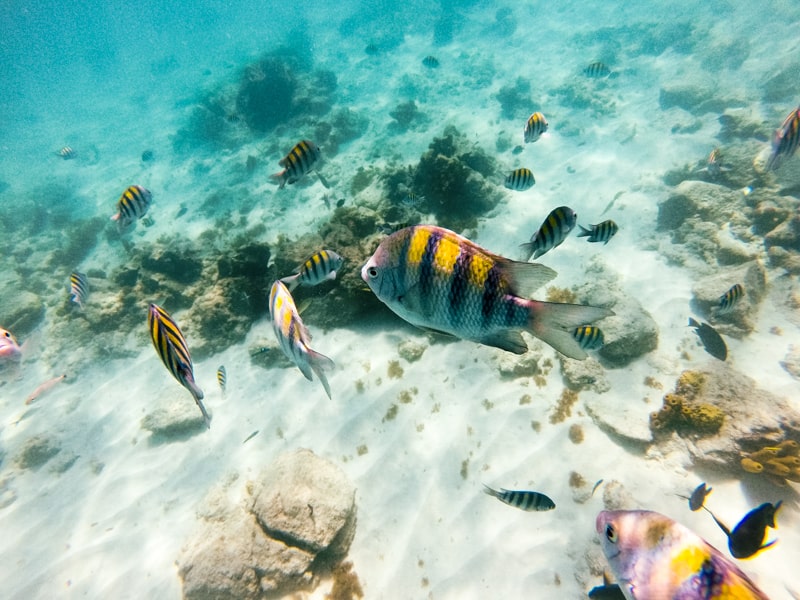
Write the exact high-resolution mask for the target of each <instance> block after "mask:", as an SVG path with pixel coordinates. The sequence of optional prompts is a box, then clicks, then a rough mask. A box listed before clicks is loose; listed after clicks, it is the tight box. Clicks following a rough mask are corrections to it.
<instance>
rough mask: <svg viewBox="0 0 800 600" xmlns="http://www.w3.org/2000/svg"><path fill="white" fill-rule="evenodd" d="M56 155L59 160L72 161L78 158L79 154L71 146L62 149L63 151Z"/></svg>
mask: <svg viewBox="0 0 800 600" xmlns="http://www.w3.org/2000/svg"><path fill="white" fill-rule="evenodd" d="M55 155H56V156H58V157H59V158H63V159H64V160H72V159H73V158H75V157H76V156H78V153H77V152H75V150H73V149H72V148H71V147H70V146H64V147H63V148H61V150H59V151H58V152H56V153H55Z"/></svg>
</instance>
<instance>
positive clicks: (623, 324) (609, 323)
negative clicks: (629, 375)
mask: <svg viewBox="0 0 800 600" xmlns="http://www.w3.org/2000/svg"><path fill="white" fill-rule="evenodd" d="M586 280H587V281H586V283H584V284H583V285H582V286H579V287H578V288H577V289H576V290H575V295H576V297H577V299H578V302H579V303H580V304H591V305H593V306H602V307H604V308H610V309H611V310H613V311H614V313H615V315H614V316H612V317H606V318H605V319H603V320H602V321H599V322H598V323H597V325H598V326H599V327H600V328H601V329H602V330H603V335H604V337H605V344H604V345H603V347H602V348H601V349H600V350H599V351H598V356H599V357H600V359H601V362H602V363H603V364H604V365H607V366H610V367H614V368H619V367H624V366H625V365H627V364H630V363H631V362H632V361H633V360H635V359H636V358H638V357H640V356H642V355H644V354H646V353H648V352H650V351H651V350H655V349H656V347H657V346H658V325H657V324H656V322H655V320H654V319H653V317H652V316H651V315H650V313H648V312H647V311H646V310H644V308H642V305H641V304H639V302H638V301H637V300H636V299H635V298H633V297H632V296H629V295H627V294H625V293H624V292H623V291H622V290H621V289H620V287H619V278H618V277H617V275H616V274H615V273H613V272H611V271H610V269H609V267H608V266H607V265H606V264H605V263H604V262H603V261H602V258H600V256H599V255H598V256H595V257H594V258H593V259H592V260H591V262H590V263H589V266H588V267H587V269H586Z"/></svg>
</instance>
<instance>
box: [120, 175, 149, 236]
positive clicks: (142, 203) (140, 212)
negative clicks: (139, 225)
mask: <svg viewBox="0 0 800 600" xmlns="http://www.w3.org/2000/svg"><path fill="white" fill-rule="evenodd" d="M152 199H153V195H152V194H151V193H150V191H149V190H147V189H145V188H143V187H142V186H140V185H132V186H130V187H129V188H128V189H127V190H125V191H124V192H122V196H120V198H119V200H117V214H115V215H114V216H112V217H111V220H112V221H116V222H117V223H119V226H120V227H127V226H128V225H131V224H132V223H134V222H135V221H136V220H137V219H141V218H142V217H143V216H144V214H145V213H146V212H147V209H148V208H150V202H151V201H152Z"/></svg>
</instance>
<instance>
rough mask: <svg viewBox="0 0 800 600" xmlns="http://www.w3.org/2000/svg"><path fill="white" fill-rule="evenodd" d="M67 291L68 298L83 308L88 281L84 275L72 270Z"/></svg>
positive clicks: (87, 294) (87, 293) (87, 290)
mask: <svg viewBox="0 0 800 600" xmlns="http://www.w3.org/2000/svg"><path fill="white" fill-rule="evenodd" d="M69 293H70V300H71V301H72V302H74V303H75V304H77V305H78V306H79V307H80V308H81V310H83V303H84V302H86V299H87V298H88V297H89V282H88V281H87V279H86V275H84V274H83V273H79V272H77V271H74V272H73V273H72V274H71V275H70V276H69Z"/></svg>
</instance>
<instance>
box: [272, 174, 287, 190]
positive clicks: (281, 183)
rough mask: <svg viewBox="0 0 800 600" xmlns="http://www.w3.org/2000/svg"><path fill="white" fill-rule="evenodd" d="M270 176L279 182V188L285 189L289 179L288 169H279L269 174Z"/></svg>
mask: <svg viewBox="0 0 800 600" xmlns="http://www.w3.org/2000/svg"><path fill="white" fill-rule="evenodd" d="M269 178H270V179H271V180H272V181H277V182H278V189H283V187H284V186H285V185H286V180H287V179H288V177H287V176H286V169H284V170H283V171H279V172H278V173H273V174H272V175H270V176H269Z"/></svg>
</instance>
